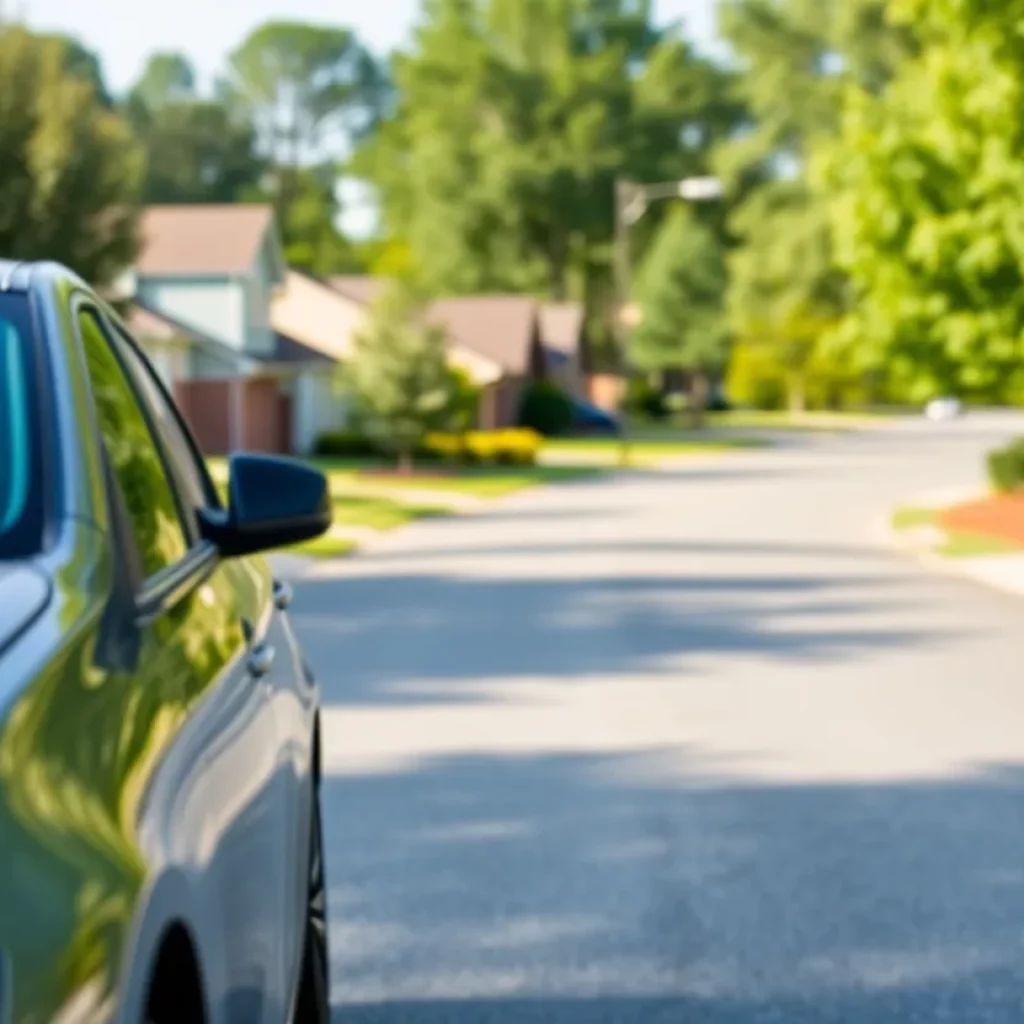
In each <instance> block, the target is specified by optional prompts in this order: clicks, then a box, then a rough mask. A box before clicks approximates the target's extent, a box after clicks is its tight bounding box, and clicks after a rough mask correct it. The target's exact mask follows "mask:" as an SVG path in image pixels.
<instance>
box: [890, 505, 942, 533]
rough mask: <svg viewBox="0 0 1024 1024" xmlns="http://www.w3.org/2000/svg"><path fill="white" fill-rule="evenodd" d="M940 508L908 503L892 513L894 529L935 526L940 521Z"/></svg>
mask: <svg viewBox="0 0 1024 1024" xmlns="http://www.w3.org/2000/svg"><path fill="white" fill-rule="evenodd" d="M939 513H940V510H939V509H936V508H916V507H914V506H911V505H908V506H906V507H903V508H898V509H896V511H895V512H893V514H892V527H893V529H894V530H913V529H914V528H915V527H918V526H935V525H937V523H938V521H939Z"/></svg>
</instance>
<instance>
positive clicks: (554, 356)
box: [540, 302, 587, 398]
mask: <svg viewBox="0 0 1024 1024" xmlns="http://www.w3.org/2000/svg"><path fill="white" fill-rule="evenodd" d="M584 319H585V318H584V312H583V304H582V303H580V302H555V303H547V304H545V305H543V306H541V307H540V338H541V344H542V345H543V346H544V350H545V352H546V353H547V360H548V370H549V372H550V375H551V378H552V380H554V381H555V382H556V383H557V384H559V385H560V386H561V387H562V388H563V389H564V390H565V391H567V392H568V393H569V394H570V395H573V396H574V397H575V398H584V397H585V396H586V393H587V381H586V367H585V366H584V360H583V356H584V349H585V345H584Z"/></svg>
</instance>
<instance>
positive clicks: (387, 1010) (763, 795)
mask: <svg viewBox="0 0 1024 1024" xmlns="http://www.w3.org/2000/svg"><path fill="white" fill-rule="evenodd" d="M1021 426H1022V425H1021V424H1020V423H1011V422H1009V421H1008V420H1006V419H1001V418H982V419H978V420H974V421H965V422H963V423H961V424H954V425H948V426H934V425H928V424H925V423H923V422H922V423H920V424H916V423H915V424H905V425H903V426H900V427H898V428H893V429H886V430H884V431H881V432H872V433H867V434H858V435H851V436H846V437H842V438H833V439H816V440H815V439H807V440H804V441H799V442H796V443H795V444H794V446H792V447H787V448H783V449H778V450H772V451H768V452H755V453H752V454H742V455H736V456H731V457H729V458H728V459H727V460H725V461H721V462H718V463H708V464H706V465H697V466H692V467H691V468H689V469H683V470H679V471H677V472H673V473H667V474H654V473H650V474H648V473H640V474H638V475H636V476H633V477H620V478H618V479H608V480H603V481H600V482H586V483H581V484H577V485H571V486H564V487H560V488H554V489H550V490H544V491H535V492H531V493H528V494H524V495H521V496H518V497H515V498H512V499H510V500H508V501H507V502H504V503H502V504H499V505H497V506H495V507H494V508H493V510H489V511H488V512H485V513H483V514H478V515H472V516H468V517H464V518H460V519H453V520H448V521H439V522H432V523H427V524H423V525H419V526H416V527H413V528H411V529H409V530H407V531H405V532H403V533H402V534H400V535H395V536H394V537H393V538H392V539H390V540H389V541H388V543H387V544H386V545H384V546H383V547H381V548H380V549H379V550H377V551H375V552H374V553H373V554H370V555H368V556H366V557H363V558H359V559H356V560H354V561H351V562H345V563H338V564H337V565H335V566H333V567H325V568H323V569H322V570H321V573H322V575H321V577H320V578H318V579H314V580H311V581H308V582H306V583H304V584H302V586H301V587H300V588H299V595H298V599H297V601H296V609H297V614H296V622H297V626H298V629H299V630H300V632H301V635H302V638H303V640H304V642H305V644H306V648H307V651H308V653H309V655H310V659H311V661H312V662H313V664H314V667H315V668H316V670H317V671H318V673H319V675H320V677H321V679H322V680H323V681H324V686H325V697H326V702H327V708H326V710H325V720H324V729H325V747H326V751H325V757H326V778H325V781H324V806H325V814H326V825H325V827H326V834H327V840H328V844H329V850H328V856H327V867H328V871H329V881H330V904H331V905H330V911H331V922H332V939H333V944H334V953H333V972H334V979H333V987H334V997H335V1001H336V1004H337V1007H338V1009H337V1014H336V1016H337V1020H338V1022H350V1024H400V1022H410V1024H441V1022H450V1024H518V1022H525V1021H537V1022H548V1024H597V1022H612V1021H614V1022H624V1024H625V1022H658V1024H661V1022H665V1024H668V1022H677V1021H697V1022H707V1024H753V1022H769V1021H771V1022H780V1024H782V1022H785V1024H803V1022H835V1024H840V1022H841V1024H913V1022H929V1024H932V1022H936V1021H956V1022H972V1024H973V1022H984V1024H991V1022H1003V1021H1005V1022H1010V1021H1014V1022H1016V1021H1019V1020H1020V1019H1021V1017H1022V1012H1024V604H1022V603H1019V602H1017V601H1015V600H1014V599H1012V598H1010V597H1008V596H1004V595H1001V594H998V593H995V592H990V591H988V590H985V589H982V588H980V587H978V586H976V585H974V584H970V583H966V582H961V581H958V580H955V579H952V578H946V577H940V576H933V575H930V574H928V573H927V572H925V571H924V570H922V569H920V568H918V567H917V566H916V565H915V564H913V563H912V562H910V561H907V560H905V559H904V558H903V557H902V556H901V555H899V554H897V553H896V552H894V551H893V550H891V549H890V548H889V547H888V546H887V544H886V541H885V539H884V530H883V529H882V526H883V524H884V522H885V519H886V512H887V510H888V508H889V507H890V506H891V504H892V503H893V502H894V501H896V500H898V499H899V498H900V497H904V496H908V495H914V494H915V493H917V492H919V491H921V490H923V489H930V488H934V487H937V486H942V485H946V484H950V483H953V484H959V483H964V482H970V481H972V480H974V479H976V478H977V477H978V475H979V471H980V454H981V452H983V451H984V450H985V449H986V448H987V447H988V446H989V445H990V444H991V443H993V442H994V441H995V440H998V439H1000V438H1001V437H1003V436H1004V435H1007V434H1008V433H1011V432H1013V431H1014V430H1016V429H1020V428H1021Z"/></svg>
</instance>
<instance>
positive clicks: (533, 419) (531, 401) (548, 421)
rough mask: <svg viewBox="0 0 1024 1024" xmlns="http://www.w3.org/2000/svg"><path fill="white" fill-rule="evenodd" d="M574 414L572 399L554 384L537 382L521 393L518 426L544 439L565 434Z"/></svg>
mask: <svg viewBox="0 0 1024 1024" xmlns="http://www.w3.org/2000/svg"><path fill="white" fill-rule="evenodd" d="M574 418H575V413H574V410H573V405H572V399H570V398H569V396H568V395H567V394H566V393H565V392H564V391H563V390H562V389H561V388H560V387H558V386H557V385H556V384H552V383H550V382H549V381H539V382H537V383H535V384H531V385H530V386H529V387H528V388H527V389H526V391H525V392H524V393H523V398H522V401H521V402H520V404H519V426H520V427H525V428H527V429H529V430H535V431H536V432H537V433H538V434H543V435H545V436H546V437H551V436H552V435H557V434H564V433H566V432H567V431H568V430H569V429H570V428H571V427H572V424H573V420H574Z"/></svg>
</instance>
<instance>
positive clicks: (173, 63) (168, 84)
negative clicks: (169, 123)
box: [129, 52, 196, 111]
mask: <svg viewBox="0 0 1024 1024" xmlns="http://www.w3.org/2000/svg"><path fill="white" fill-rule="evenodd" d="M195 98H196V72H195V68H194V67H193V66H192V62H191V61H190V60H189V59H188V57H186V56H185V54H183V53H174V52H169V53H154V54H153V55H152V56H151V57H150V58H149V60H148V61H147V62H146V66H145V68H144V69H143V71H142V74H141V75H140V76H139V79H138V81H137V82H136V83H135V84H134V85H133V86H132V89H131V92H130V94H129V102H132V101H134V102H136V103H140V104H141V105H142V106H143V107H145V108H146V109H147V110H151V111H153V110H157V109H159V108H160V107H165V106H167V105H168V104H173V103H182V102H184V101H187V100H194V99H195Z"/></svg>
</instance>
